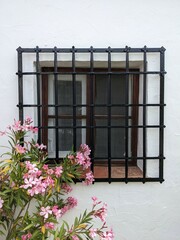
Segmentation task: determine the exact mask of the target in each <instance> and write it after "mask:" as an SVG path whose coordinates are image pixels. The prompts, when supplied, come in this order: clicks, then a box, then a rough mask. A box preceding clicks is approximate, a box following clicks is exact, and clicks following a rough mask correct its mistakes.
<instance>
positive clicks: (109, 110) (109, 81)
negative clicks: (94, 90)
mask: <svg viewBox="0 0 180 240" xmlns="http://www.w3.org/2000/svg"><path fill="white" fill-rule="evenodd" d="M107 96H108V99H107V100H108V108H107V110H108V181H109V183H111V48H110V47H109V48H108V89H107Z"/></svg>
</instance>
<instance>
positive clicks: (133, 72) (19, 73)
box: [16, 71, 167, 76]
mask: <svg viewBox="0 0 180 240" xmlns="http://www.w3.org/2000/svg"><path fill="white" fill-rule="evenodd" d="M166 73H167V72H166V71H147V72H137V71H128V72H108V71H105V72H17V73H16V74H17V75H18V76H22V75H54V74H57V75H85V74H86V75H127V74H130V75H131V74H133V75H143V74H147V75H150V74H160V75H164V74H166Z"/></svg>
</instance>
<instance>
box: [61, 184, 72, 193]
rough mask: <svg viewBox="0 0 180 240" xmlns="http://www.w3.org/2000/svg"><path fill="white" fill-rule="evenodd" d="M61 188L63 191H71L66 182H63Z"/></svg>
mask: <svg viewBox="0 0 180 240" xmlns="http://www.w3.org/2000/svg"><path fill="white" fill-rule="evenodd" d="M61 189H62V190H63V191H64V192H65V193H70V192H71V191H72V187H71V186H69V185H68V184H66V183H63V184H62V186H61Z"/></svg>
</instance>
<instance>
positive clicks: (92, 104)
mask: <svg viewBox="0 0 180 240" xmlns="http://www.w3.org/2000/svg"><path fill="white" fill-rule="evenodd" d="M93 53H94V50H93V47H92V46H91V47H90V71H91V74H90V144H91V161H92V164H91V170H92V171H94V150H95V146H94V141H95V139H94V131H95V129H94V128H93V125H94V55H93ZM86 111H87V109H86Z"/></svg>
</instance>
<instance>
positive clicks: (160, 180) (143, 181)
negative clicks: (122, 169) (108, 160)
mask: <svg viewBox="0 0 180 240" xmlns="http://www.w3.org/2000/svg"><path fill="white" fill-rule="evenodd" d="M110 180H111V182H124V183H128V182H142V183H145V182H159V183H162V182H164V179H161V178H145V179H144V178H111V179H110ZM77 182H81V180H77ZM95 182H96V183H97V182H109V178H95Z"/></svg>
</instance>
